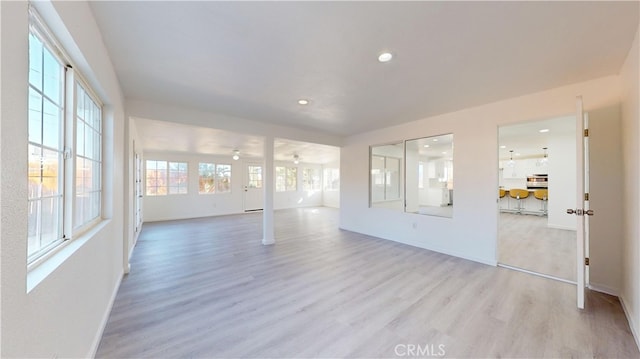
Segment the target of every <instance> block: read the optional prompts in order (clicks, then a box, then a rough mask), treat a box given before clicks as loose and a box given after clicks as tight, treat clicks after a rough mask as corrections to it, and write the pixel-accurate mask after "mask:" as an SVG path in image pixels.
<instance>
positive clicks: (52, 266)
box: [27, 219, 111, 293]
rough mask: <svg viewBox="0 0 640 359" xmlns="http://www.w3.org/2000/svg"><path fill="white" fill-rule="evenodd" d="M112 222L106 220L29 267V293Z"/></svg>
mask: <svg viewBox="0 0 640 359" xmlns="http://www.w3.org/2000/svg"><path fill="white" fill-rule="evenodd" d="M110 221H111V220H109V219H104V220H102V221H100V222H98V223H97V224H96V225H95V226H93V227H92V228H90V229H88V230H87V231H86V232H84V233H82V235H80V236H78V237H76V238H75V239H72V240H68V241H66V242H64V243H63V244H61V245H60V246H58V248H56V249H54V250H52V251H51V252H50V253H48V254H47V255H45V256H43V257H42V258H39V259H38V260H36V261H35V262H33V263H31V264H30V265H29V266H28V267H27V293H30V292H31V291H32V290H33V289H35V288H36V287H37V286H38V285H39V284H40V283H42V282H43V281H44V280H45V279H46V278H47V277H48V276H49V275H50V274H51V273H53V272H54V271H55V270H56V269H57V268H58V267H60V265H62V264H63V263H64V262H65V261H66V260H67V259H69V258H70V257H71V256H72V255H73V254H74V253H75V252H76V251H77V250H78V249H79V248H80V247H82V246H83V245H84V244H85V243H87V242H88V241H89V240H90V239H91V238H93V237H94V236H95V235H96V234H97V233H98V232H100V231H101V230H103V229H104V227H106V226H107V224H108V223H109V222H110Z"/></svg>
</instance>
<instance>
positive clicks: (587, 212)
mask: <svg viewBox="0 0 640 359" xmlns="http://www.w3.org/2000/svg"><path fill="white" fill-rule="evenodd" d="M584 214H586V215H587V216H593V210H592V209H588V210H586V211H584Z"/></svg>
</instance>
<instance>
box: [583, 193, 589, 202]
mask: <svg viewBox="0 0 640 359" xmlns="http://www.w3.org/2000/svg"><path fill="white" fill-rule="evenodd" d="M584 200H585V201H588V200H589V194H588V193H585V194H584Z"/></svg>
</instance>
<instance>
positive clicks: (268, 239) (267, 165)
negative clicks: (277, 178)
mask: <svg viewBox="0 0 640 359" xmlns="http://www.w3.org/2000/svg"><path fill="white" fill-rule="evenodd" d="M263 168H264V169H263V171H262V181H263V184H264V186H263V187H262V189H263V191H264V196H263V200H264V204H263V207H262V208H263V210H262V222H263V223H262V231H263V237H262V244H264V245H269V244H274V243H276V240H275V236H274V229H273V228H274V227H273V193H274V191H275V187H274V180H273V136H267V137H266V138H265V139H264V161H263Z"/></svg>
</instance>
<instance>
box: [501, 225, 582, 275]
mask: <svg viewBox="0 0 640 359" xmlns="http://www.w3.org/2000/svg"><path fill="white" fill-rule="evenodd" d="M498 228H499V230H498V262H500V263H504V264H508V265H510V266H514V267H518V268H523V269H527V270H530V271H533V272H538V273H542V274H547V275H551V276H554V277H558V278H562V279H567V280H571V281H574V282H575V280H576V231H569V230H564V229H555V228H548V227H547V217H541V216H535V215H524V214H514V213H500V223H499V226H498Z"/></svg>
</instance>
